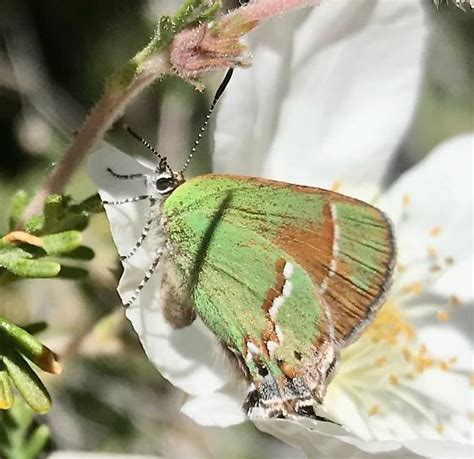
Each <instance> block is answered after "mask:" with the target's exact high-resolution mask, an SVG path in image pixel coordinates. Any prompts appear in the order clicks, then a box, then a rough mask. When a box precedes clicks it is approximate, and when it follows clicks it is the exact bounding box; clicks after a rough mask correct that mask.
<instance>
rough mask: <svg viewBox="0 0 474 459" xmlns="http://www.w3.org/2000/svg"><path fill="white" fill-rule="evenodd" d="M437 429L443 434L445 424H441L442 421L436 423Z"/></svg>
mask: <svg viewBox="0 0 474 459" xmlns="http://www.w3.org/2000/svg"><path fill="white" fill-rule="evenodd" d="M436 430H437V431H438V433H440V434H442V433H443V432H444V425H443V424H441V422H440V423H439V424H436Z"/></svg>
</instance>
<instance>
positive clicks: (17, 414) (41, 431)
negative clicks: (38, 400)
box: [0, 402, 50, 459]
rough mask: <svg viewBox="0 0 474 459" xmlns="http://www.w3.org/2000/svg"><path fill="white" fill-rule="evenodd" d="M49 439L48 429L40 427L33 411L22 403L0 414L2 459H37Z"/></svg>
mask: <svg viewBox="0 0 474 459" xmlns="http://www.w3.org/2000/svg"><path fill="white" fill-rule="evenodd" d="M49 437H50V432H49V429H48V427H47V426H45V425H42V426H38V425H37V424H36V423H35V421H34V417H33V413H32V412H31V410H30V409H28V408H27V407H26V406H25V405H24V404H23V403H21V402H17V403H15V406H14V407H13V409H12V410H10V411H5V412H3V413H0V457H2V458H4V459H36V458H38V457H39V455H40V454H41V452H43V451H44V449H45V447H46V446H47V444H48V441H49Z"/></svg>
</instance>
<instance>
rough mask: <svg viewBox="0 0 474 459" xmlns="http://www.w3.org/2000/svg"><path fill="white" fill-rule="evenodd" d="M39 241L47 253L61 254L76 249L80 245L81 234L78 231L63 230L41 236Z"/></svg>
mask: <svg viewBox="0 0 474 459" xmlns="http://www.w3.org/2000/svg"><path fill="white" fill-rule="evenodd" d="M41 241H42V242H43V247H42V248H43V249H44V250H45V251H46V253H47V254H48V255H62V254H65V253H68V252H72V251H73V250H76V249H77V248H78V247H79V246H80V245H81V242H82V235H81V233H80V232H79V231H63V232H62V233H56V234H50V235H48V236H42V237H41Z"/></svg>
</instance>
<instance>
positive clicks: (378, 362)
mask: <svg viewBox="0 0 474 459" xmlns="http://www.w3.org/2000/svg"><path fill="white" fill-rule="evenodd" d="M386 363H387V357H385V356H381V357H379V358H378V359H375V365H376V366H378V367H382V366H383V365H385V364H386Z"/></svg>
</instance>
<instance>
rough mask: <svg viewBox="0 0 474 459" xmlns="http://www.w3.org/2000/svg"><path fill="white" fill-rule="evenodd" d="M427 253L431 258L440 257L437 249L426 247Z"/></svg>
mask: <svg viewBox="0 0 474 459" xmlns="http://www.w3.org/2000/svg"><path fill="white" fill-rule="evenodd" d="M426 251H427V252H428V255H429V256H430V257H435V256H436V255H438V251H437V250H436V247H433V246H428V247H426Z"/></svg>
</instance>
